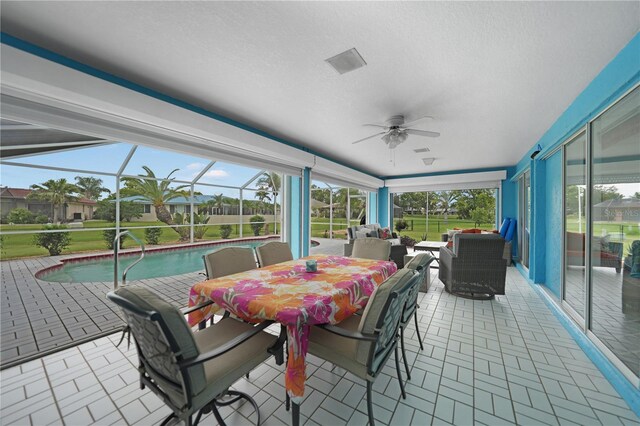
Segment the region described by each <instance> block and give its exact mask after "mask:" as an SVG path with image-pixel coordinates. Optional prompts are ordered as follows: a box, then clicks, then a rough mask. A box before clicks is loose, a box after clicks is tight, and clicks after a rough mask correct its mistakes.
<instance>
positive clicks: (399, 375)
mask: <svg viewBox="0 0 640 426" xmlns="http://www.w3.org/2000/svg"><path fill="white" fill-rule="evenodd" d="M395 353H396V373H397V374H398V383H400V392H402V399H407V394H406V393H405V392H404V383H402V373H401V372H400V358H399V356H398V355H399V353H398V345H396V348H395Z"/></svg>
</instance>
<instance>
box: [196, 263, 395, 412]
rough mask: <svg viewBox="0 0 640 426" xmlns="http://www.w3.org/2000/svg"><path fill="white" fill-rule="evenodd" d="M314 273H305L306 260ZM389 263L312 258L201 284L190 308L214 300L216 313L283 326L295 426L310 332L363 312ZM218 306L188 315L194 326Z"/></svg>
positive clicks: (390, 271)
mask: <svg viewBox="0 0 640 426" xmlns="http://www.w3.org/2000/svg"><path fill="white" fill-rule="evenodd" d="M309 259H314V260H316V262H317V272H306V261H307V260H309ZM396 269H397V267H396V265H395V263H394V262H389V261H379V260H368V259H359V258H349V257H342V256H327V255H315V256H309V257H305V258H301V259H298V260H292V261H289V262H283V263H278V264H275V265H271V266H267V267H264V268H258V269H254V270H251V271H246V272H241V273H238V274H233V275H228V276H225V277H221V278H216V279H213V280H208V281H203V282H200V283H197V284H195V285H194V286H193V287H192V288H191V292H190V295H189V306H196V305H198V304H200V303H203V302H206V301H208V300H213V301H214V302H215V305H218V307H219V308H222V309H225V310H226V311H228V312H230V313H232V314H234V315H236V316H237V317H239V318H241V319H243V320H246V321H249V322H261V321H264V320H273V321H276V322H278V323H280V324H283V325H284V326H285V327H286V331H287V338H288V343H287V344H288V347H287V351H288V358H287V366H286V373H285V388H286V390H287V394H288V395H289V397H290V398H291V401H292V402H293V403H294V406H293V407H294V412H293V418H294V424H295V423H296V420H297V419H296V417H297V416H299V407H298V405H299V404H300V403H301V402H302V399H303V396H304V386H305V380H306V374H305V367H306V364H305V357H306V355H307V348H308V342H309V332H310V328H311V326H312V325H314V324H337V323H339V322H340V321H342V320H344V319H346V318H348V317H349V316H351V315H353V314H354V313H355V312H357V311H358V310H360V309H362V308H363V307H364V306H365V305H366V304H367V301H368V300H369V296H370V295H371V294H372V293H373V290H374V289H375V288H376V287H377V286H378V285H379V284H381V283H382V282H383V281H384V280H386V279H387V278H388V277H389V276H391V275H392V274H393V273H394V272H395V271H396ZM216 309H217V307H215V306H214V307H212V306H211V305H210V306H209V307H206V308H203V309H202V310H198V311H195V312H193V313H191V314H190V315H189V324H191V325H192V326H193V325H196V324H198V323H200V322H202V321H204V320H206V319H207V318H208V317H210V316H211V315H212V314H213V312H214V311H215V310H216Z"/></svg>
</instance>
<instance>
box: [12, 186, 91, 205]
mask: <svg viewBox="0 0 640 426" xmlns="http://www.w3.org/2000/svg"><path fill="white" fill-rule="evenodd" d="M32 192H33V190H32V189H24V188H8V187H2V188H0V197H2V198H15V199H19V200H25V199H26V198H27V197H28V196H29V194H31V193H32ZM71 202H72V203H81V204H96V202H95V201H93V200H90V199H88V198H84V197H80V198H78V199H76V200H74V201H71Z"/></svg>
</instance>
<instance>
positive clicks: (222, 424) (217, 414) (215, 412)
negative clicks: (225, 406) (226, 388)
mask: <svg viewBox="0 0 640 426" xmlns="http://www.w3.org/2000/svg"><path fill="white" fill-rule="evenodd" d="M211 411H213V415H214V416H215V417H216V421H217V422H218V424H219V425H220V426H226V423H225V422H224V420H222V416H221V415H220V411H218V407H216V404H211Z"/></svg>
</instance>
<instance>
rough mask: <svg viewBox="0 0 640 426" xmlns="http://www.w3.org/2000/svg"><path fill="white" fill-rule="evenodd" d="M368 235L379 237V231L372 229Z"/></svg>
mask: <svg viewBox="0 0 640 426" xmlns="http://www.w3.org/2000/svg"><path fill="white" fill-rule="evenodd" d="M367 237H371V238H378V231H376V230H375V229H374V230H372V231H369V233H368V234H367Z"/></svg>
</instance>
